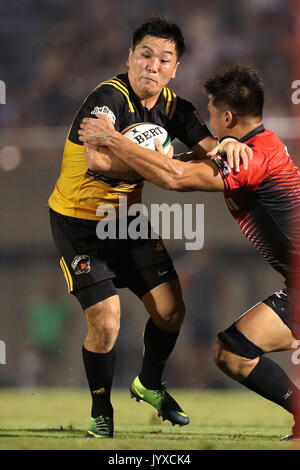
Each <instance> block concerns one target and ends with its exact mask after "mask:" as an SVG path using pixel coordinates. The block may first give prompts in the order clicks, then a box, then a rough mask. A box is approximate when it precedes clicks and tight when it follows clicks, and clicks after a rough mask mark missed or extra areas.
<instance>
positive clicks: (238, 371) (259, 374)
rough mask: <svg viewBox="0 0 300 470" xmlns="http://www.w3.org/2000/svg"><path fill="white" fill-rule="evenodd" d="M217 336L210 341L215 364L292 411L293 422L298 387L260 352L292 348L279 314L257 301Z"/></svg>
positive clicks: (298, 396)
mask: <svg viewBox="0 0 300 470" xmlns="http://www.w3.org/2000/svg"><path fill="white" fill-rule="evenodd" d="M218 337H219V340H218V341H217V342H216V343H215V345H214V359H215V362H216V364H217V366H218V367H219V368H220V369H221V370H222V371H223V372H225V373H226V374H227V375H228V376H230V377H231V378H233V379H235V380H237V381H239V382H240V383H241V384H242V385H244V386H246V387H247V388H249V389H250V390H252V391H254V392H256V393H258V394H259V395H261V396H263V397H264V398H267V399H269V400H271V401H273V402H274V403H276V404H278V405H280V406H282V407H283V408H285V409H286V410H287V411H289V412H291V413H293V414H294V416H295V421H296V423H297V419H298V418H297V416H298V415H299V414H300V413H299V405H297V404H299V403H300V391H299V389H298V388H297V387H296V386H295V385H294V384H293V382H292V381H291V380H290V379H289V377H288V376H287V375H286V373H285V372H284V371H283V369H282V368H281V367H280V366H279V365H278V364H276V363H275V362H273V361H272V360H270V359H268V358H266V357H264V356H263V355H264V354H265V353H267V352H272V351H281V350H289V349H291V348H292V343H293V342H294V340H295V338H294V337H293V334H292V332H291V330H290V329H289V328H288V326H287V325H286V324H285V323H284V322H283V321H282V320H281V318H280V317H279V315H277V314H276V313H275V311H273V309H272V308H270V307H269V306H268V305H266V304H265V303H260V304H258V305H256V306H255V307H253V308H252V309H251V310H249V311H248V312H246V314H244V315H242V317H240V318H239V319H238V321H237V322H236V323H235V324H233V325H231V326H230V327H229V328H227V330H225V331H224V332H222V333H220V334H219V335H218ZM296 431H297V433H298V432H299V431H300V429H297V430H296ZM296 431H295V433H294V437H295V436H296ZM299 435H300V433H299Z"/></svg>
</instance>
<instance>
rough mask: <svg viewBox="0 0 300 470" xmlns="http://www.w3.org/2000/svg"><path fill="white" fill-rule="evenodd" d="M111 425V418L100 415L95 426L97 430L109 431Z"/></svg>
mask: <svg viewBox="0 0 300 470" xmlns="http://www.w3.org/2000/svg"><path fill="white" fill-rule="evenodd" d="M109 425H110V422H109V418H106V417H105V416H98V417H97V418H95V427H96V429H97V431H99V432H101V431H102V432H103V431H106V432H107V431H109V429H108V428H109Z"/></svg>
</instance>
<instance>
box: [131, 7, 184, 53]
mask: <svg viewBox="0 0 300 470" xmlns="http://www.w3.org/2000/svg"><path fill="white" fill-rule="evenodd" d="M145 36H152V37H155V38H161V39H167V40H168V41H170V42H174V45H175V49H176V54H177V58H178V59H179V58H180V57H181V56H182V55H183V54H184V51H185V44H184V38H183V35H182V32H181V29H180V28H179V26H178V25H177V24H175V23H172V22H170V21H168V20H167V19H165V18H160V17H159V16H152V17H151V18H148V19H146V20H145V21H144V22H143V23H142V24H141V25H140V26H139V27H138V28H137V29H136V30H135V31H134V32H133V35H132V50H134V49H135V48H136V46H137V45H138V44H139V43H140V42H141V41H142V40H143V38H144V37H145Z"/></svg>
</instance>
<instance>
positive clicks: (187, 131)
mask: <svg viewBox="0 0 300 470" xmlns="http://www.w3.org/2000/svg"><path fill="white" fill-rule="evenodd" d="M169 128H170V130H169V133H170V136H171V138H172V139H174V138H177V139H179V140H180V141H181V142H183V143H184V144H185V145H186V146H187V147H189V148H192V147H194V146H195V145H196V144H197V143H198V142H199V141H200V140H202V139H205V137H209V136H211V133H210V131H209V129H208V128H207V126H206V125H205V122H204V121H203V120H202V118H201V116H200V115H199V113H198V112H197V111H196V109H195V107H194V106H193V105H192V103H190V102H189V101H186V100H184V99H182V98H180V97H177V106H176V110H175V113H174V116H173V118H172V119H171V120H170V123H169Z"/></svg>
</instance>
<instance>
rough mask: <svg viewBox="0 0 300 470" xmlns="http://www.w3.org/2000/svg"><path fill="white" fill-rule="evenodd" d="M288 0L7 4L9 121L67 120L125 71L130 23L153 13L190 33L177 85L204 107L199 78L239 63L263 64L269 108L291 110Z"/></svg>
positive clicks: (29, 0)
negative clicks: (92, 94) (97, 89)
mask: <svg viewBox="0 0 300 470" xmlns="http://www.w3.org/2000/svg"><path fill="white" fill-rule="evenodd" d="M290 3H291V2H286V1H285V0H251V1H249V2H240V1H238V0H231V1H226V2H224V1H222V0H215V1H213V2H212V1H210V0H201V1H198V2H195V1H192V0H186V1H184V2H183V1H182V0H163V1H158V0H154V1H152V2H147V1H146V0H126V2H124V1H123V0H114V1H113V2H107V1H105V0H85V1H82V0H72V1H71V0H67V1H64V2H61V1H59V0H44V1H43V2H40V1H39V0H20V1H18V2H1V5H0V40H1V45H2V47H1V52H2V53H1V58H0V70H1V75H2V76H1V77H0V78H1V79H2V80H4V81H5V82H6V85H7V103H8V104H9V106H6V109H5V115H4V114H1V115H0V123H1V124H2V126H4V127H30V126H46V125H49V126H59V125H69V124H70V122H71V121H72V119H73V116H74V113H75V112H76V110H77V109H78V106H79V105H80V104H81V102H82V100H83V98H84V97H85V96H86V95H87V94H88V93H89V92H90V91H91V90H92V89H93V88H94V87H95V86H97V84H99V83H100V82H101V81H102V80H104V79H107V78H109V77H111V76H112V75H114V74H116V73H121V72H123V71H126V65H125V63H126V59H127V54H128V49H129V47H130V38H131V34H132V32H133V30H134V29H135V28H136V27H137V26H138V24H139V23H140V22H141V20H143V19H144V18H145V17H148V16H150V15H152V14H156V15H160V16H166V17H167V18H168V19H170V20H173V21H175V22H177V23H178V24H179V25H180V27H181V28H182V30H183V33H184V36H185V39H186V45H187V51H186V54H185V56H184V57H183V59H182V64H181V69H179V71H178V77H177V78H176V82H174V84H172V85H174V88H175V91H176V92H177V93H178V94H181V95H183V96H185V97H187V98H188V99H190V100H191V101H192V102H194V103H195V104H196V105H197V106H198V108H199V109H200V110H201V109H202V110H203V108H205V105H206V98H205V95H204V93H203V92H202V86H201V85H202V83H203V82H204V80H205V79H206V78H207V77H208V75H210V74H211V73H214V72H215V71H217V70H218V69H219V68H222V67H224V66H225V65H228V64H233V63H249V64H253V65H255V66H257V67H258V68H259V70H260V71H261V73H262V75H263V78H264V80H265V83H266V84H267V103H266V105H267V108H266V112H267V111H268V103H272V113H273V114H274V113H275V114H284V115H285V114H286V110H287V109H288V106H289V102H290V73H291V71H290V55H291V53H292V50H291V48H292V46H291V44H292V42H291V41H290V39H291V16H292V12H291V11H290V8H291V6H290Z"/></svg>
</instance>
